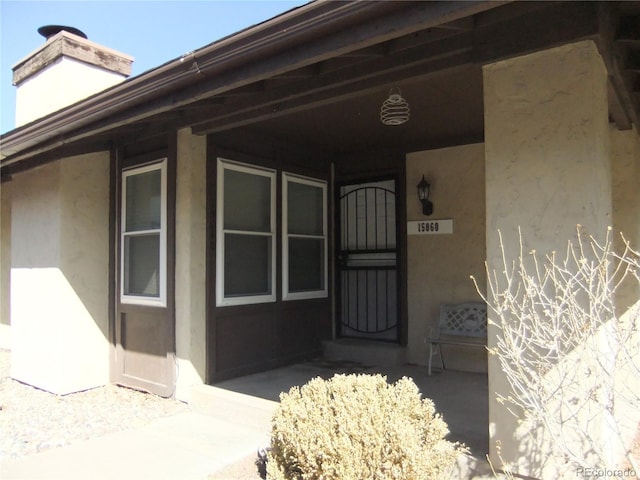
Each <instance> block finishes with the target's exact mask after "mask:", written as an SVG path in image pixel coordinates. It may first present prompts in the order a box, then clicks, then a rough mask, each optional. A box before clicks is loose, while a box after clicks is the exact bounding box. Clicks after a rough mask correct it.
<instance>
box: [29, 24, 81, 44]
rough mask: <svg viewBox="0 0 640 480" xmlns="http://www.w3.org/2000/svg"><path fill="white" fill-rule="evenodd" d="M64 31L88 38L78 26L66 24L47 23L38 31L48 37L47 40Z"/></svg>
mask: <svg viewBox="0 0 640 480" xmlns="http://www.w3.org/2000/svg"><path fill="white" fill-rule="evenodd" d="M62 31H65V32H69V33H73V34H74V35H77V36H79V37H82V38H85V39H86V38H87V35H86V34H85V33H84V32H83V31H81V30H78V29H77V28H74V27H66V26H64V25H45V26H43V27H40V28H39V29H38V33H39V34H40V35H42V36H43V37H44V38H46V39H47V40H49V38H51V37H53V36H54V35H56V34H58V33H60V32H62Z"/></svg>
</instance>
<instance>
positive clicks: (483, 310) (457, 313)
mask: <svg viewBox="0 0 640 480" xmlns="http://www.w3.org/2000/svg"><path fill="white" fill-rule="evenodd" d="M425 342H426V343H427V345H429V370H428V373H429V375H431V364H432V360H433V357H434V356H436V355H439V356H440V362H441V363H442V369H443V370H445V364H444V357H443V355H442V348H441V346H442V345H460V346H464V347H482V348H486V344H487V305H486V304H485V303H483V302H465V303H456V304H442V305H441V306H440V319H439V321H438V325H437V327H436V328H435V329H430V334H429V337H427V338H426V340H425Z"/></svg>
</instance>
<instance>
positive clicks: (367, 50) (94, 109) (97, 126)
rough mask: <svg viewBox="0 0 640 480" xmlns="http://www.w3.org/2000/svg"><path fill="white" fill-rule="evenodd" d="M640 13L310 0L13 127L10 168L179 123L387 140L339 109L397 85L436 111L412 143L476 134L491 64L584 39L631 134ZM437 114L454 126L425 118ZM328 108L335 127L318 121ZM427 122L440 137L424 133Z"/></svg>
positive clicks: (613, 113)
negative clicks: (485, 68)
mask: <svg viewBox="0 0 640 480" xmlns="http://www.w3.org/2000/svg"><path fill="white" fill-rule="evenodd" d="M639 10H640V7H639V4H638V2H619V3H617V2H600V3H599V2H576V3H574V2H515V3H512V2H494V1H476V2H467V1H462V2H446V1H445V2H353V3H351V2H350V3H344V2H312V3H309V4H307V5H304V6H302V7H299V8H297V9H294V10H291V11H289V12H286V13H284V14H282V15H280V16H278V17H275V18H274V19H271V20H269V21H266V22H264V23H261V24H259V25H256V26H254V27H251V28H248V29H246V30H244V31H241V32H239V33H237V34H235V35H232V36H230V37H227V38H224V39H222V40H219V41H217V42H214V43H212V44H210V45H207V46H205V47H203V48H201V49H199V50H196V51H194V52H190V53H187V54H185V55H183V56H182V57H180V58H177V59H174V60H171V61H169V62H167V63H166V64H164V65H162V66H160V67H158V68H156V69H154V70H151V71H149V72H146V73H144V74H142V75H139V76H137V77H134V78H131V79H129V80H127V81H125V82H123V83H122V84H119V85H117V86H114V87H112V88H110V89H108V90H106V91H103V92H101V93H99V94H96V95H94V96H92V97H90V98H88V99H86V100H83V101H81V102H78V103H76V104H74V105H71V106H69V107H67V108H65V109H62V110H60V111H58V112H55V113H52V114H50V115H48V116H46V117H44V118H42V119H39V120H37V121H34V122H32V123H30V124H27V125H24V126H22V127H20V128H17V129H15V130H13V131H10V132H7V133H6V134H4V135H2V136H1V137H0V142H1V149H0V153H1V157H0V158H1V160H0V162H1V163H0V166H1V168H2V176H3V178H6V177H8V176H9V175H11V174H13V173H17V172H19V171H22V170H25V169H29V168H32V167H33V166H36V165H38V164H42V163H46V162H48V161H52V160H55V159H58V158H63V157H65V156H69V155H74V154H76V153H84V152H88V151H95V150H105V149H108V148H110V145H111V144H112V143H113V142H116V143H117V142H122V141H124V142H126V141H131V140H133V139H144V138H149V137H151V136H154V135H157V134H158V132H161V131H170V130H173V129H177V128H183V127H191V128H192V130H193V132H194V133H196V134H210V133H214V134H221V133H223V132H228V131H230V130H232V129H238V128H249V127H250V128H252V129H256V130H257V131H259V132H261V133H262V134H265V135H272V136H276V137H277V136H280V135H283V136H284V137H286V138H288V139H291V138H293V137H295V138H306V139H307V141H312V142H314V143H315V144H316V145H320V146H325V148H330V149H332V150H333V151H337V152H340V151H344V150H345V148H354V147H358V148H361V147H362V146H363V145H369V146H370V147H371V148H381V147H385V146H387V145H386V144H384V142H385V137H384V135H385V134H381V135H378V134H375V133H374V134H372V132H373V130H372V128H373V127H372V124H371V123H368V122H371V121H374V122H376V121H377V116H376V115H375V114H374V115H366V116H365V115H364V114H362V115H360V116H359V118H358V117H357V116H356V117H350V118H348V119H345V118H341V117H340V112H344V111H346V110H348V109H351V110H358V109H360V110H365V109H368V108H373V109H374V110H375V108H379V105H377V103H378V100H377V96H379V95H380V92H381V91H383V92H384V90H385V89H387V88H388V87H389V86H393V85H396V84H399V83H401V84H403V85H405V84H406V88H408V89H410V90H412V95H413V98H415V99H416V100H414V102H415V103H414V104H415V105H416V106H420V107H424V108H423V109H422V110H423V112H427V113H422V116H421V117H419V118H416V117H414V118H416V121H414V122H413V123H412V127H410V128H409V130H407V131H406V132H405V133H404V134H403V139H402V140H403V143H404V144H405V146H409V147H410V146H411V145H412V144H413V143H415V142H418V141H419V142H420V145H417V144H416V145H415V148H424V147H434V146H441V145H446V144H450V143H460V142H464V141H481V140H482V135H483V119H482V78H481V77H482V76H481V66H482V65H483V64H486V63H490V62H493V61H496V60H500V59H504V58H508V57H511V56H518V55H522V54H525V53H530V52H533V51H536V50H540V49H545V48H550V47H553V46H556V45H559V44H562V43H569V42H573V41H579V40H584V39H592V40H594V41H595V42H596V44H597V45H598V48H599V49H600V52H601V54H602V56H603V58H604V60H605V64H606V65H607V68H608V71H609V80H610V81H609V85H610V88H609V97H610V98H609V104H610V108H609V111H610V117H611V120H612V121H613V122H615V123H616V124H617V125H618V127H619V128H621V129H628V128H631V125H632V124H636V125H637V124H638V118H639V112H640V100H639V99H638V85H639V84H640V78H639V76H640V74H639V72H638V70H637V65H636V66H634V65H635V63H634V62H637V57H638V53H639V51H638V50H639V49H640V45H639V39H638V38H635V37H634V36H633V31H632V30H631V32H629V31H627V30H628V29H627V30H625V28H623V27H624V25H626V24H627V23H629V22H630V21H631V22H633V19H636V20H637V18H638V14H639V13H640V11H639ZM630 19H631V20H630ZM437 76H440V81H439V82H438V85H434V86H433V88H424V85H423V82H424V81H425V80H426V79H433V78H435V77H437ZM465 90H467V94H466V95H465V93H464V92H465ZM461 98H462V100H461ZM373 104H375V107H371V105H373ZM434 110H435V111H436V112H437V115H436V116H438V117H439V118H440V119H445V120H446V122H443V121H440V123H441V124H445V123H446V124H447V125H448V126H447V128H444V126H443V125H440V126H439V125H438V123H437V122H438V121H439V119H438V118H435V120H434V119H433V118H431V119H429V118H426V116H427V115H428V112H432V111H434ZM309 111H314V112H315V114H314V115H313V117H314V119H310V117H311V115H308V114H307V112H309ZM368 113H370V112H368ZM374 113H375V112H374ZM320 115H322V116H324V117H325V118H326V119H327V122H328V123H329V124H330V125H331V128H328V127H323V128H318V125H317V124H318V120H317V119H318V118H319V116H320ZM370 117H374V118H370ZM431 117H434V115H431ZM378 123H379V122H378ZM425 126H426V127H429V128H425ZM438 126H439V127H440V128H438ZM411 128H413V129H414V130H411ZM425 130H427V131H430V132H434V133H433V134H432V135H431V137H430V138H429V139H428V140H425V133H424V132H425ZM417 132H419V133H420V135H419V137H420V140H418V135H417ZM341 135H342V136H341ZM372 136H373V137H374V138H375V139H377V141H378V142H380V144H378V145H371V144H370V143H371V141H370V138H371V137H372ZM345 138H348V139H349V142H350V143H351V145H352V146H351V147H347V146H346V145H345V141H346V140H345ZM393 141H395V142H397V135H394V139H393ZM389 142H391V140H389ZM326 146H329V147H326Z"/></svg>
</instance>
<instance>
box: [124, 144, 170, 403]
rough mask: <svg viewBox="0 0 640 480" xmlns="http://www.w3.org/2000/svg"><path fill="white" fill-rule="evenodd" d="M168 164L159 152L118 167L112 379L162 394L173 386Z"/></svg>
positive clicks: (166, 395)
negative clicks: (113, 369)
mask: <svg viewBox="0 0 640 480" xmlns="http://www.w3.org/2000/svg"><path fill="white" fill-rule="evenodd" d="M170 167H171V165H170V163H169V160H168V159H167V158H166V156H162V155H161V154H160V155H152V156H147V157H144V158H139V159H136V160H135V161H131V160H130V161H127V162H125V164H124V165H119V166H118V169H117V171H118V173H119V180H118V186H119V188H118V191H119V195H118V196H119V199H118V202H117V203H118V206H117V212H118V221H117V224H118V230H117V231H118V248H117V255H116V258H117V260H116V275H115V277H116V280H117V287H116V292H117V293H116V295H117V298H116V321H115V343H116V345H115V362H114V367H115V372H114V377H115V378H114V380H115V381H116V383H119V384H121V385H125V386H128V387H132V388H137V389H141V390H145V391H148V392H151V393H154V394H156V395H160V396H164V397H169V396H171V395H172V394H173V391H174V385H175V358H174V357H175V354H174V352H175V333H174V331H175V320H174V299H173V280H172V279H173V260H174V259H173V253H172V252H173V249H172V248H171V245H172V244H173V241H174V240H173V237H174V228H173V225H174V218H173V215H172V211H173V209H172V208H170V205H171V204H172V203H171V202H172V197H173V194H172V192H173V188H172V182H171V181H169V178H171V177H173V175H171V174H170V172H171V168H170Z"/></svg>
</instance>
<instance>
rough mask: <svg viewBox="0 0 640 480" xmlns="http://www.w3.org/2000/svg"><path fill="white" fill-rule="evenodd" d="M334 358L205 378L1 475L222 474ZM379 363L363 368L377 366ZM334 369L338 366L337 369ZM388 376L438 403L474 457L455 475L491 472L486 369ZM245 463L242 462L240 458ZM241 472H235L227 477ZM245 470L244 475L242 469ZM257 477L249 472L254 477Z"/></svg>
mask: <svg viewBox="0 0 640 480" xmlns="http://www.w3.org/2000/svg"><path fill="white" fill-rule="evenodd" d="M333 367H335V365H334V366H332V365H319V364H305V365H294V366H292V367H286V368H281V369H277V370H272V371H269V372H265V373H261V374H257V375H251V376H248V377H242V378H238V379H234V380H231V381H227V382H223V383H221V384H219V385H217V386H216V387H210V386H202V387H198V388H197V389H196V390H195V391H194V398H193V402H192V404H191V407H192V408H191V410H190V411H187V412H183V413H179V414H176V415H173V416H171V417H166V418H162V419H159V420H156V421H154V422H152V423H150V424H149V425H146V426H145V427H142V428H138V429H135V430H129V431H122V432H117V433H112V434H107V435H104V436H102V437H98V438H94V439H91V440H87V441H82V442H78V443H75V444H72V445H70V446H67V447H62V448H58V449H52V450H48V451H45V452H42V453H38V454H34V455H30V456H26V457H22V458H19V459H16V460H5V461H2V462H1V463H0V478H2V479H3V480H29V479H47V480H57V479H61V480H62V479H64V480H75V479H78V480H80V479H82V480H86V479H92V480H102V479H118V480H128V479H136V480H141V479H154V480H164V479H166V480H206V479H209V478H211V479H213V478H215V479H219V478H222V477H220V476H216V474H215V473H216V472H219V471H223V470H225V467H228V466H229V465H232V464H234V463H236V462H238V461H241V460H242V459H247V457H248V456H252V455H255V453H256V451H257V449H258V448H260V447H263V446H266V445H267V444H268V432H269V421H270V417H271V412H272V411H273V409H274V408H275V407H276V405H277V404H276V403H275V402H274V401H273V399H276V398H277V396H278V394H279V393H280V392H281V391H287V390H288V389H289V388H290V387H291V386H293V385H302V384H304V383H305V382H306V381H308V380H309V379H311V378H313V377H316V376H322V377H330V376H332V375H333V373H334V371H335V368H333ZM374 370H375V371H378V369H360V371H366V373H374ZM338 371H339V369H338ZM380 373H383V374H386V375H387V376H388V379H389V381H395V380H396V379H398V378H400V377H402V376H405V375H406V376H411V377H412V378H413V379H414V381H415V382H416V384H418V386H419V387H420V388H421V391H422V392H423V395H424V396H428V397H430V398H432V399H433V400H434V402H435V403H436V407H437V410H438V411H439V412H441V413H442V414H443V416H444V419H445V421H447V423H448V424H449V428H450V430H451V432H452V433H451V436H450V439H451V440H458V441H463V442H465V443H466V444H467V445H468V446H469V447H470V449H471V452H472V454H473V457H475V458H473V457H469V458H465V459H461V461H460V462H459V464H458V467H457V469H456V472H455V473H454V475H453V477H452V478H460V479H465V478H491V477H489V476H486V475H487V473H488V468H487V466H486V462H484V461H483V460H482V459H483V456H484V452H485V451H486V448H487V446H488V435H487V433H486V428H487V427H486V426H487V412H486V406H487V391H486V388H487V385H486V375H482V374H469V373H460V372H449V371H447V372H444V373H442V374H439V375H434V376H432V377H427V376H426V374H425V373H424V368H418V367H402V368H391V369H384V371H382V370H380ZM245 463H246V462H245ZM229 478H239V477H237V476H236V477H229ZM242 478H246V477H242ZM254 478H257V476H256V477H253V476H252V477H251V480H254Z"/></svg>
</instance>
